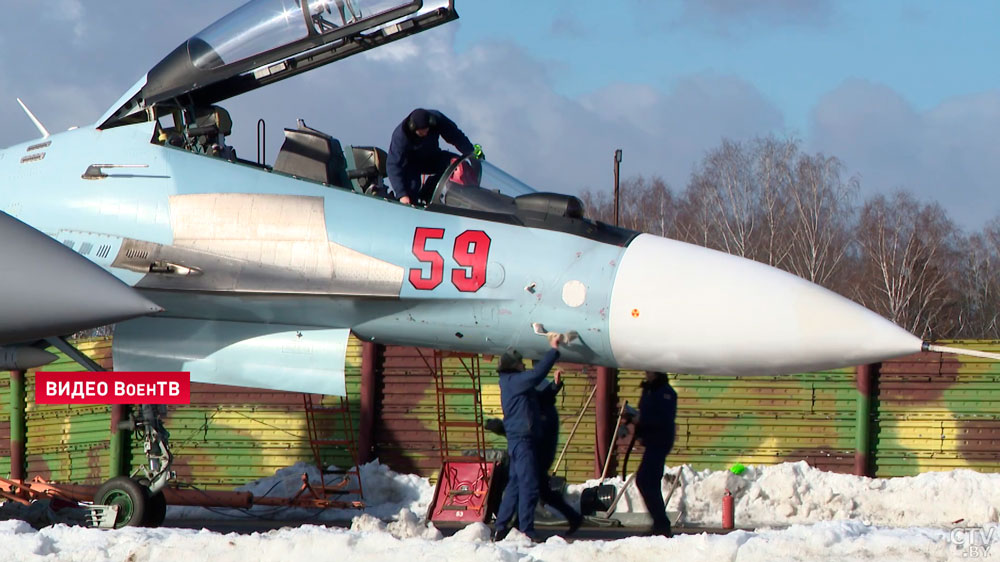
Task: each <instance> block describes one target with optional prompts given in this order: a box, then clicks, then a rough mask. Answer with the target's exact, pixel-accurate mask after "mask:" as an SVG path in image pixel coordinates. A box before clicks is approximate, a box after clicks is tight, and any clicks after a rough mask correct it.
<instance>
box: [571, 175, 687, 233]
mask: <svg viewBox="0 0 1000 562" xmlns="http://www.w3.org/2000/svg"><path fill="white" fill-rule="evenodd" d="M580 199H581V200H582V201H583V203H584V205H585V206H586V208H587V217H588V218H590V219H593V220H599V221H602V222H606V223H613V222H614V201H613V200H612V199H611V195H609V194H608V193H607V192H604V191H600V192H596V193H595V192H591V191H590V190H588V191H585V192H584V193H583V194H582V195H581V196H580ZM618 214H619V220H620V222H621V226H622V227H624V228H628V229H631V230H637V231H639V232H648V233H650V234H656V235H657V236H669V235H670V231H671V229H672V228H673V217H674V216H675V214H676V205H675V203H674V195H673V193H672V192H671V191H670V187H669V186H668V185H667V184H666V182H664V181H663V179H662V178H660V177H658V176H654V177H653V178H652V179H650V180H647V179H646V178H645V177H643V176H635V177H631V178H628V179H626V180H624V181H622V183H621V186H620V189H619V212H618Z"/></svg>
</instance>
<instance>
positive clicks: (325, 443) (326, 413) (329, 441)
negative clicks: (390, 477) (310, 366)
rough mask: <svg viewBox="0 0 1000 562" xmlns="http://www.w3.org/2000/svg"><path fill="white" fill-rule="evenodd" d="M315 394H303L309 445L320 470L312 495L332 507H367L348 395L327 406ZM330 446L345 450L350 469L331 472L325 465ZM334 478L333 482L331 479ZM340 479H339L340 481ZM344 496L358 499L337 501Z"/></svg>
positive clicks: (312, 488)
mask: <svg viewBox="0 0 1000 562" xmlns="http://www.w3.org/2000/svg"><path fill="white" fill-rule="evenodd" d="M314 396H318V395H313V394H303V395H302V402H303V404H304V406H305V414H306V431H307V433H308V436H309V446H310V447H311V448H312V452H313V458H314V459H315V461H316V467H317V468H318V469H319V474H320V485H319V487H316V486H312V485H309V484H308V483H306V486H307V487H309V488H311V490H310V491H311V493H312V494H313V495H314V496H316V498H317V499H320V500H327V501H328V502H330V507H354V508H362V507H364V503H363V501H362V500H363V499H364V492H363V490H362V487H361V469H360V467H359V466H358V444H357V441H356V440H355V437H354V425H353V424H352V422H351V410H350V402H349V401H348V399H347V396H339V397H336V398H338V399H339V401H340V405H339V406H327V405H323V404H322V402H319V403H317V400H314V398H313V397H314ZM330 447H339V448H342V449H346V450H347V452H348V455H349V457H350V462H351V468H347V469H343V468H336V469H330V468H329V466H330V465H329V464H328V463H326V462H324V460H323V459H324V456H325V455H324V453H325V452H326V450H327V449H328V448H330ZM331 476H333V478H330V480H327V478H328V477H331ZM338 478H339V480H338ZM345 495H356V496H357V497H358V498H359V499H358V500H344V501H342V500H334V499H332V498H335V497H336V498H340V497H343V496H345Z"/></svg>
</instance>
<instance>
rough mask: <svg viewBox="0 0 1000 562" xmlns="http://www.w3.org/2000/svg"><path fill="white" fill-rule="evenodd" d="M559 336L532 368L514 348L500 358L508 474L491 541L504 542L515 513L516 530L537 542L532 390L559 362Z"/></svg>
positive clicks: (534, 399) (552, 338)
mask: <svg viewBox="0 0 1000 562" xmlns="http://www.w3.org/2000/svg"><path fill="white" fill-rule="evenodd" d="M559 337H560V336H559V334H552V335H550V336H549V346H550V347H551V348H552V349H550V350H549V351H548V353H546V354H545V356H544V357H543V358H542V360H541V361H539V362H538V364H536V365H535V368H534V369H532V370H530V371H526V370H525V368H524V359H523V358H522V356H521V354H520V353H519V352H518V351H517V350H515V349H509V350H507V351H506V352H504V354H503V355H502V356H501V357H500V365H499V367H498V368H497V372H498V373H499V375H500V404H501V406H503V427H504V431H505V432H506V434H507V457H508V459H509V461H510V473H509V476H508V480H507V487H506V488H505V489H504V494H503V499H502V500H500V507H499V508H498V509H497V521H496V525H495V526H494V530H493V540H498V541H499V540H503V538H504V537H505V536H507V533H508V532H509V531H510V522H511V519H513V518H514V512H515V511H516V512H517V528H518V529H520V530H521V532H522V533H524V534H525V535H528V536H529V537H531V539H532V540H537V539H538V536H537V535H536V534H535V506H536V505H538V470H537V467H536V458H535V439H534V437H535V435H536V434H537V430H538V428H536V427H535V426H536V425H538V423H539V422H540V419H539V418H540V414H539V405H538V395H537V391H536V389H535V387H537V386H538V384H539V383H541V382H542V381H543V380H544V379H545V377H546V375H548V374H549V370H551V369H552V366H553V365H555V362H556V360H557V359H559Z"/></svg>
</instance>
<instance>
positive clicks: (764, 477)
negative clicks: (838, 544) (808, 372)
mask: <svg viewBox="0 0 1000 562" xmlns="http://www.w3.org/2000/svg"><path fill="white" fill-rule="evenodd" d="M666 472H667V474H669V475H677V474H678V473H680V474H681V478H682V480H681V481H682V483H683V485H682V486H679V487H678V489H677V490H676V491H675V492H674V495H673V496H672V497H671V499H670V501H669V503H668V504H667V509H668V510H669V511H680V512H681V514H682V516H683V520H684V522H686V523H688V524H694V525H705V526H719V525H721V522H722V496H723V495H724V494H725V493H726V490H729V491H731V492H732V494H733V496H734V499H735V500H736V501H735V504H736V509H735V513H736V524H737V526H738V527H760V526H787V525H790V524H794V523H817V522H821V521H831V520H843V519H851V520H856V521H863V522H865V523H870V524H872V525H879V526H888V527H908V526H940V525H954V524H957V523H958V522H961V523H962V524H965V525H982V524H985V523H995V522H998V521H1000V517H998V512H997V508H998V507H1000V474H983V473H979V472H975V471H972V470H964V469H958V470H952V471H949V472H927V473H924V474H920V475H918V476H913V477H905V478H863V477H859V476H852V475H850V474H836V473H832V472H824V471H822V470H819V469H816V468H813V467H811V466H809V465H808V464H806V463H805V462H796V463H785V464H779V465H775V466H750V467H748V468H747V469H746V470H745V471H744V472H742V473H741V474H739V475H736V474H733V473H732V472H729V471H727V470H722V471H711V470H703V471H701V472H695V471H693V470H692V469H691V467H689V466H682V467H673V468H669V467H668V468H667V471H666ZM666 480H668V479H665V481H664V484H663V494H664V496H666V495H667V494H668V493H669V491H670V484H669V482H667V481H666ZM599 483H600V481H599V480H590V481H588V482H586V483H584V484H579V485H574V486H570V487H569V493H570V496H571V497H572V496H573V495H576V496H577V497H578V495H579V493H580V491H582V490H583V489H584V488H587V487H589V486H594V485H597V484H599ZM608 483H613V484H615V485H616V486H617V487H621V485H622V479H621V478H620V477H616V478H614V479H609V480H608ZM629 511H640V512H641V511H645V506H644V505H643V503H642V498H641V497H640V496H639V492H638V490H637V489H636V488H635V486H634V484H633V485H632V486H630V487H629V490H628V491H627V493H626V496H625V497H623V498H622V500H621V501H620V502H619V504H618V506H617V507H616V512H618V513H624V512H629ZM998 559H1000V558H998Z"/></svg>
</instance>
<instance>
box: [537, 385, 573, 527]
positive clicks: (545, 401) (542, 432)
mask: <svg viewBox="0 0 1000 562" xmlns="http://www.w3.org/2000/svg"><path fill="white" fill-rule="evenodd" d="M562 387H563V382H562V373H561V372H560V371H559V370H556V374H555V376H554V377H553V380H552V381H548V380H546V381H543V382H542V384H541V385H539V386H538V387H536V391H537V392H538V405H539V414H540V417H539V423H538V431H537V432H536V433H535V462H536V463H537V466H536V469H537V470H538V493H539V496H540V498H541V500H542V502H543V503H546V504H548V505H550V506H552V507H554V508H555V509H556V510H557V511H559V512H560V513H562V514H563V517H565V518H566V521H567V522H568V523H569V531H568V532H567V534H570V535H572V534H573V533H575V532H576V530H577V529H579V528H580V524H581V523H583V516H581V515H580V513H579V512H578V511H577V510H575V509H573V507H572V506H570V505H569V503H567V502H566V498H565V497H563V495H562V493H561V492H559V491H556V490H553V489H552V485H551V484H550V483H549V468H550V467H551V466H552V462H553V461H554V460H556V449H557V448H558V442H559V410H558V409H556V397H557V396H558V395H559V391H560V390H562Z"/></svg>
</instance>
